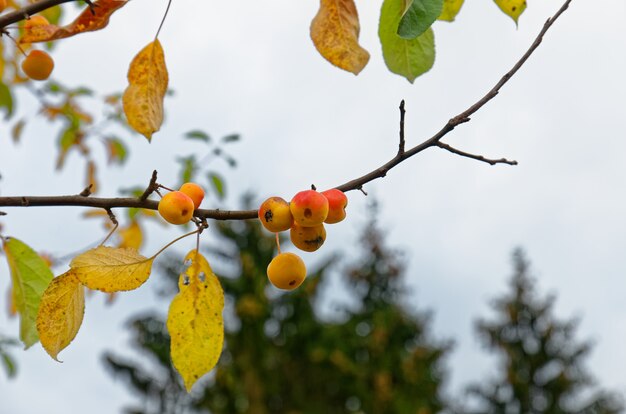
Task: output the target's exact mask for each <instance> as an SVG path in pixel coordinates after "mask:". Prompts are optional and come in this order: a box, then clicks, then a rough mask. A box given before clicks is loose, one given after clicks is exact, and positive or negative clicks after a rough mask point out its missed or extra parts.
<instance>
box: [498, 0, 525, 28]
mask: <svg viewBox="0 0 626 414" xmlns="http://www.w3.org/2000/svg"><path fill="white" fill-rule="evenodd" d="M494 1H495V2H496V4H497V5H498V7H500V10H502V11H503V12H504V14H506V15H507V16H509V17H510V18H511V19H513V21H514V22H515V25H517V20H518V19H519V17H520V15H521V14H522V13H524V10H526V0H494Z"/></svg>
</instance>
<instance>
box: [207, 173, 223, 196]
mask: <svg viewBox="0 0 626 414" xmlns="http://www.w3.org/2000/svg"><path fill="white" fill-rule="evenodd" d="M209 181H210V182H211V185H212V186H213V189H214V190H215V192H216V193H217V195H218V197H219V198H220V199H224V197H225V196H226V188H225V186H224V180H223V179H222V177H221V176H220V175H218V174H217V173H214V172H210V173H209Z"/></svg>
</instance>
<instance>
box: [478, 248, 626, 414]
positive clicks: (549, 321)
mask: <svg viewBox="0 0 626 414" xmlns="http://www.w3.org/2000/svg"><path fill="white" fill-rule="evenodd" d="M513 263H514V268H515V273H514V275H513V278H512V279H511V282H510V291H509V293H508V294H506V295H504V296H501V297H499V298H497V299H496V301H495V302H494V305H493V308H494V310H495V312H496V318H495V319H494V320H491V321H488V320H480V321H479V322H478V323H477V325H476V329H477V331H478V333H479V334H480V337H481V339H482V340H483V342H484V343H485V345H486V346H487V348H488V349H489V351H491V352H494V351H495V352H497V353H498V354H499V355H500V357H501V365H500V371H499V373H498V375H497V377H496V378H495V379H493V380H492V381H491V382H490V383H489V384H488V385H475V386H473V387H471V389H470V392H471V394H473V395H474V396H476V397H478V399H479V402H480V404H481V406H483V407H484V410H481V412H483V413H493V414H496V413H498V414H499V413H503V414H504V413H520V414H521V413H537V414H540V413H545V414H548V413H549V414H570V413H572V414H573V413H580V414H612V413H619V412H623V406H622V404H621V402H620V401H619V399H618V398H617V397H616V396H615V395H613V394H611V393H608V392H605V391H596V392H595V393H594V394H592V395H591V396H590V397H589V398H587V399H586V400H584V401H583V400H581V398H580V396H581V395H589V394H590V392H591V391H593V390H592V389H591V388H590V385H591V383H592V381H591V377H590V374H589V373H588V372H587V370H586V369H585V367H584V365H583V362H584V359H585V358H586V357H587V356H588V354H589V351H590V350H591V345H590V343H589V342H582V343H581V342H577V341H576V340H575V331H576V327H577V321H576V320H567V321H560V320H558V319H556V318H555V317H554V315H553V310H552V309H553V305H554V297H553V296H549V297H547V298H540V297H538V295H537V293H536V292H535V289H534V283H533V280H532V279H531V277H530V276H529V263H528V261H527V260H526V258H525V257H524V254H523V252H522V251H521V250H517V251H516V252H515V253H514V255H513Z"/></svg>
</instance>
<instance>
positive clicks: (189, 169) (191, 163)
mask: <svg viewBox="0 0 626 414" xmlns="http://www.w3.org/2000/svg"><path fill="white" fill-rule="evenodd" d="M178 162H179V163H181V165H182V170H181V172H180V180H181V183H183V184H184V183H188V182H190V181H193V177H195V175H196V172H197V171H198V163H197V162H196V156H195V155H190V156H188V157H179V158H178Z"/></svg>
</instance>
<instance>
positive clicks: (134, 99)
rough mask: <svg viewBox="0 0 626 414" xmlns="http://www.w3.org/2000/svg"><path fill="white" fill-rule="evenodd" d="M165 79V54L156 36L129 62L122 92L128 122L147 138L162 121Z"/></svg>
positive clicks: (166, 81)
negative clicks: (126, 84)
mask: <svg viewBox="0 0 626 414" xmlns="http://www.w3.org/2000/svg"><path fill="white" fill-rule="evenodd" d="M167 83H168V75H167V68H166V66H165V56H164V55H163V48H162V47H161V43H160V42H159V41H158V39H157V40H155V41H154V42H152V43H150V44H148V45H147V46H146V47H144V48H143V49H142V50H141V51H140V52H139V53H138V54H137V56H135V58H134V59H133V61H132V62H131V63H130V68H129V69H128V87H127V88H126V90H125V91H124V95H123V96H122V103H123V105H124V113H125V114H126V118H128V124H129V125H130V126H131V127H132V128H133V129H134V130H135V131H137V132H139V133H140V134H142V135H143V136H145V137H146V138H148V141H150V139H151V138H152V134H153V133H155V132H156V131H158V130H159V129H160V128H161V124H162V123H163V98H164V97H165V93H166V92H167Z"/></svg>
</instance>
